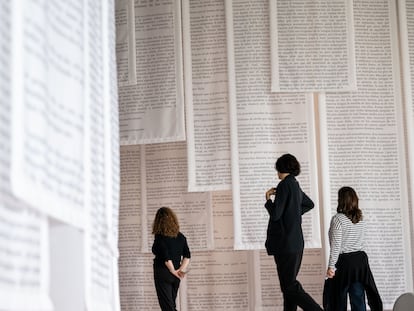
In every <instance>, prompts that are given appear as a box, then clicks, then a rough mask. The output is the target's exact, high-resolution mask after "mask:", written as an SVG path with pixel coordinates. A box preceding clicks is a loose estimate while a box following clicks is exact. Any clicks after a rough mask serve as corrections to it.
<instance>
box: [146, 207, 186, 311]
mask: <svg viewBox="0 0 414 311" xmlns="http://www.w3.org/2000/svg"><path fill="white" fill-rule="evenodd" d="M152 234H154V244H153V245H152V253H153V254H154V255H155V258H154V282H155V289H156V291H157V297H158V302H159V304H160V307H161V310H162V311H176V310H177V309H176V302H175V301H176V298H177V293H178V288H179V287H180V281H181V279H182V278H183V277H184V276H185V270H186V268H187V266H188V264H189V263H190V258H191V254H190V249H189V248H188V244H187V239H186V237H185V236H184V235H183V234H182V233H181V232H180V226H179V224H178V219H177V216H176V215H175V213H174V212H173V211H172V210H171V209H170V208H168V207H161V208H160V209H158V211H157V213H156V215H155V219H154V223H153V225H152Z"/></svg>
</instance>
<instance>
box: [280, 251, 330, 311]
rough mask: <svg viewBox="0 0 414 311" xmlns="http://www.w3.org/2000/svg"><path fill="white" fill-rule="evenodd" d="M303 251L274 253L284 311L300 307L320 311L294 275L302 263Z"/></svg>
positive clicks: (307, 310)
mask: <svg viewBox="0 0 414 311" xmlns="http://www.w3.org/2000/svg"><path fill="white" fill-rule="evenodd" d="M302 256H303V253H302V252H300V253H288V254H277V255H274V258H275V262H276V267H277V273H278V275H279V282H280V288H281V290H282V293H283V309H284V311H296V310H297V307H298V306H299V307H301V308H302V309H303V310H304V311H322V308H321V307H320V306H319V305H318V303H316V301H315V300H313V298H312V297H311V296H310V295H309V294H308V293H306V292H305V290H304V289H303V287H302V285H301V284H300V282H299V281H298V280H296V277H297V275H298V273H299V269H300V265H301V264H302Z"/></svg>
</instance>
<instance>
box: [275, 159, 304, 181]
mask: <svg viewBox="0 0 414 311" xmlns="http://www.w3.org/2000/svg"><path fill="white" fill-rule="evenodd" d="M275 169H276V170H277V171H278V172H279V173H289V174H292V175H293V176H298V175H299V174H300V163H299V161H298V160H296V158H295V156H294V155H291V154H289V153H286V154H284V155H282V156H281V157H280V158H278V159H277V160H276V163H275Z"/></svg>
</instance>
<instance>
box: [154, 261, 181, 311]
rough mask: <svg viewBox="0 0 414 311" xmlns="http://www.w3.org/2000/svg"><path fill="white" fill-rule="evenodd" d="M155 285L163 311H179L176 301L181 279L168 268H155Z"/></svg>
mask: <svg viewBox="0 0 414 311" xmlns="http://www.w3.org/2000/svg"><path fill="white" fill-rule="evenodd" d="M154 283H155V290H156V291H157V297H158V303H159V304H160V307H161V310H162V311H177V309H176V304H175V301H176V299H177V293H178V288H179V287H180V279H179V278H177V277H175V276H174V275H172V274H171V273H170V271H168V269H167V267H162V266H161V267H158V266H154Z"/></svg>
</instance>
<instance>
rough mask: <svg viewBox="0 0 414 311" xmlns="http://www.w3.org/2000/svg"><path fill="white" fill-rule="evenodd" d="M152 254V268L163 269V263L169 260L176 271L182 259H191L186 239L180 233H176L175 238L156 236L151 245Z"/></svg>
mask: <svg viewBox="0 0 414 311" xmlns="http://www.w3.org/2000/svg"><path fill="white" fill-rule="evenodd" d="M152 253H153V254H154V255H155V258H154V266H156V267H164V266H165V262H166V261H168V260H171V261H172V263H173V265H174V268H175V269H178V268H179V267H180V264H181V259H182V258H184V257H185V258H191V253H190V249H189V248H188V244H187V239H186V237H185V236H184V234H182V233H181V232H179V233H178V235H177V237H168V236H164V235H160V234H156V235H155V238H154V244H153V245H152Z"/></svg>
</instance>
